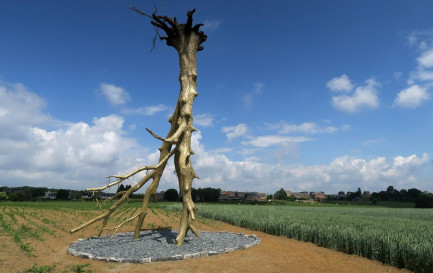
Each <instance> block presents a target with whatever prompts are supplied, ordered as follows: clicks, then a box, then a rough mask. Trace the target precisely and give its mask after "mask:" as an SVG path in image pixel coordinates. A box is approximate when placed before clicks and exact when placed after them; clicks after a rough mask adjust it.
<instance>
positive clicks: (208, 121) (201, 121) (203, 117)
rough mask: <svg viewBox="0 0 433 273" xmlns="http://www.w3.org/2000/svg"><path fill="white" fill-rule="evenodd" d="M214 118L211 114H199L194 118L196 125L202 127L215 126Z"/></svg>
mask: <svg viewBox="0 0 433 273" xmlns="http://www.w3.org/2000/svg"><path fill="white" fill-rule="evenodd" d="M213 121H214V119H213V116H212V115H210V114H198V115H195V116H194V124H195V125H197V126H202V127H211V126H213Z"/></svg>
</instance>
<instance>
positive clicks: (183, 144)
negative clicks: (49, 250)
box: [71, 7, 207, 245]
mask: <svg viewBox="0 0 433 273" xmlns="http://www.w3.org/2000/svg"><path fill="white" fill-rule="evenodd" d="M131 9H132V10H134V11H136V12H137V13H139V14H141V15H145V16H147V17H149V18H151V19H152V21H151V23H152V25H154V26H155V27H156V33H157V35H158V36H159V33H158V31H157V29H161V30H163V31H164V32H165V33H166V35H167V36H165V37H161V36H159V37H160V39H161V40H165V41H166V42H167V45H169V46H172V47H174V48H175V49H176V51H177V52H178V55H179V68H180V75H179V81H180V92H179V98H178V101H177V104H176V109H175V110H174V113H173V115H172V116H171V117H170V119H169V122H170V123H171V128H170V131H169V133H168V134H167V137H166V138H162V137H160V136H158V135H156V134H154V133H153V132H152V131H150V130H149V129H146V130H147V131H148V132H149V133H150V134H151V135H152V136H154V137H155V138H157V139H159V140H161V141H163V143H162V145H161V147H159V151H160V156H159V162H158V164H157V165H154V166H144V167H141V168H138V169H136V170H134V171H133V172H131V173H129V174H127V175H123V176H122V175H114V176H110V177H115V178H117V180H116V181H115V182H112V183H109V184H107V185H106V186H103V187H99V188H90V189H86V190H87V191H102V190H104V189H107V188H109V187H112V186H115V185H118V184H120V183H122V182H123V181H124V180H126V179H128V178H130V177H132V176H133V175H135V174H137V173H139V172H142V171H144V170H152V171H151V172H150V173H148V174H146V175H145V176H144V177H143V178H142V179H141V180H140V181H139V182H138V183H137V184H136V185H135V186H133V187H131V188H130V189H128V190H127V191H121V192H119V193H118V194H117V195H116V196H115V198H117V197H119V196H120V200H118V201H117V202H115V203H114V204H113V205H112V206H111V207H110V208H109V210H108V211H107V212H105V213H103V214H101V215H99V216H97V217H95V218H93V219H92V220H90V221H88V222H86V223H84V224H82V225H81V226H79V227H77V228H75V229H72V230H71V233H74V232H77V231H79V230H82V229H84V228H86V227H88V226H89V225H92V224H93V223H95V222H98V221H100V220H103V223H102V226H101V228H100V230H99V234H98V235H101V234H102V232H103V231H104V230H114V233H113V236H114V234H116V232H117V230H118V229H119V228H120V227H121V226H122V225H124V224H125V223H127V222H130V221H132V220H134V219H136V218H137V224H136V226H135V231H134V238H136V239H138V238H139V236H140V231H141V228H142V226H143V221H144V219H145V217H146V214H147V209H148V205H149V200H150V198H151V196H152V195H154V194H156V190H157V188H158V185H159V182H160V179H161V176H162V174H163V172H164V169H165V166H166V165H167V161H168V159H169V158H170V157H171V156H172V155H174V165H175V169H176V174H177V178H178V181H179V191H180V194H181V196H182V200H183V209H182V216H181V219H180V227H179V234H178V236H177V238H176V244H177V245H182V244H183V242H184V239H185V235H186V234H187V232H188V231H189V230H191V231H192V232H193V233H194V234H195V235H196V236H200V234H199V233H198V231H197V230H196V229H195V228H194V226H193V225H192V222H193V220H194V219H195V213H196V212H197V208H196V206H195V204H194V202H193V200H192V196H191V189H192V182H193V180H194V179H195V178H198V176H197V174H196V173H195V172H194V169H193V167H192V163H191V155H193V154H194V153H193V151H192V149H191V135H192V133H193V132H194V131H196V129H195V128H194V127H193V124H192V122H193V116H192V107H193V103H194V99H195V97H196V96H197V95H198V93H197V91H196V87H197V51H200V50H203V47H202V46H201V44H202V43H203V42H204V41H206V39H207V37H206V35H205V34H204V33H203V32H202V31H200V26H202V24H197V25H195V26H192V21H193V20H192V15H193V14H194V12H195V10H191V11H188V12H187V17H188V18H187V21H186V23H185V24H178V23H177V19H176V17H174V18H173V19H171V18H169V17H167V16H159V15H156V14H155V13H154V14H152V15H151V16H150V15H147V14H146V13H144V12H142V11H140V10H138V9H137V8H135V7H132V8H131ZM173 145H175V147H174V149H173V150H172V146H173ZM150 179H152V183H151V184H150V186H149V187H148V188H147V190H146V193H145V194H144V198H143V203H142V205H141V208H140V210H139V212H138V213H136V214H135V215H134V216H132V217H130V218H128V219H126V220H125V221H123V222H122V223H121V224H119V225H118V226H116V227H114V228H105V226H106V224H107V222H108V218H109V217H110V216H111V214H112V213H113V212H114V211H115V210H116V209H117V208H118V207H119V205H120V204H122V203H123V202H125V200H127V198H129V196H130V195H131V194H132V193H134V192H136V191H137V190H139V189H140V188H141V187H142V186H143V185H144V184H145V183H147V182H148V181H149V180H150ZM113 199H114V198H113Z"/></svg>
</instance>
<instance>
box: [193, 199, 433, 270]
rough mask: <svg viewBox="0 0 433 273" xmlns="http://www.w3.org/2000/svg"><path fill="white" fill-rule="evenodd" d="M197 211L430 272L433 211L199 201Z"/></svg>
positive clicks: (254, 227) (432, 247)
mask: <svg viewBox="0 0 433 273" xmlns="http://www.w3.org/2000/svg"><path fill="white" fill-rule="evenodd" d="M198 208H199V215H200V216H203V217H206V218H210V219H214V220H220V221H224V222H228V223H231V224H234V225H236V226H241V227H245V228H248V229H251V230H258V231H263V232H266V233H269V234H273V235H279V236H286V237H289V238H293V239H297V240H301V241H306V242H312V243H315V244H317V245H319V246H323V247H326V248H330V249H334V250H337V251H342V252H345V253H349V254H355V255H359V256H363V257H366V258H369V259H372V260H377V261H381V262H383V263H386V264H390V265H393V266H396V267H399V268H407V269H409V270H413V271H415V272H433V210H432V209H392V208H377V207H374V208H368V207H329V206H325V207H317V206H313V207H308V206H254V205H219V204H218V205H198Z"/></svg>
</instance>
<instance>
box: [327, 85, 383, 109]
mask: <svg viewBox="0 0 433 273" xmlns="http://www.w3.org/2000/svg"><path fill="white" fill-rule="evenodd" d="M378 86H379V83H378V82H377V81H375V80H374V79H368V80H366V81H365V85H364V86H358V87H356V88H355V90H354V91H353V92H350V93H349V94H336V95H334V96H333V97H332V105H333V106H334V108H335V109H337V110H340V111H344V112H349V113H354V112H357V111H359V110H361V109H363V108H377V107H379V98H378V96H377V90H376V88H377V87H378ZM331 90H332V89H331Z"/></svg>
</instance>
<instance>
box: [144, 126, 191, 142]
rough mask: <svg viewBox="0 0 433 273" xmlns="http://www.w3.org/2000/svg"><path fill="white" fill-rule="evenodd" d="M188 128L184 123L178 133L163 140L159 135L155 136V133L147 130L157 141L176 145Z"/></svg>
mask: <svg viewBox="0 0 433 273" xmlns="http://www.w3.org/2000/svg"><path fill="white" fill-rule="evenodd" d="M185 128H186V124H185V123H182V124H181V125H180V126H179V128H178V129H177V130H176V132H175V133H174V134H173V135H172V136H171V137H169V138H162V137H160V136H158V135H157V134H155V133H154V132H152V131H151V130H150V129H148V128H146V130H147V131H148V132H149V133H150V134H151V135H152V136H153V137H154V138H156V139H159V140H161V141H164V142H165V143H169V144H176V143H177V142H178V141H179V137H180V136H181V135H182V133H183V132H184V130H185Z"/></svg>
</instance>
